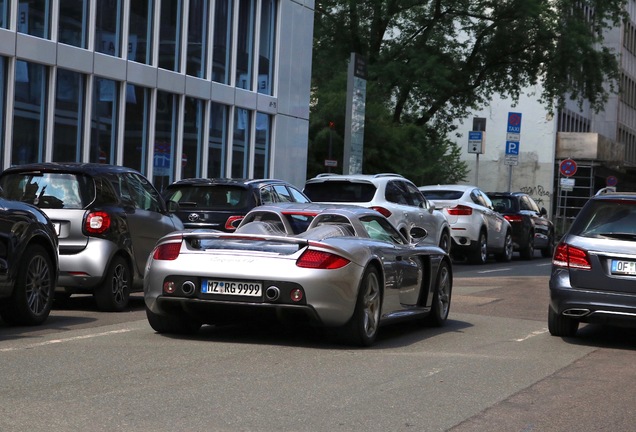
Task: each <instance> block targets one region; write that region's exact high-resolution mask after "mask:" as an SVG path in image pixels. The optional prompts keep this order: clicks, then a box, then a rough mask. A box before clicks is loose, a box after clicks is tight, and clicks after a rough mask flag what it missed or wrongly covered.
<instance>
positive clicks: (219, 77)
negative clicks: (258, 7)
mask: <svg viewBox="0 0 636 432" xmlns="http://www.w3.org/2000/svg"><path fill="white" fill-rule="evenodd" d="M233 4H234V2H233V0H216V2H215V3H214V5H215V6H214V40H213V45H214V47H213V51H212V53H213V61H214V64H213V66H212V81H216V82H219V83H222V84H229V83H230V49H231V46H232V5H233Z"/></svg>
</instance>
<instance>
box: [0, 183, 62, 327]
mask: <svg viewBox="0 0 636 432" xmlns="http://www.w3.org/2000/svg"><path fill="white" fill-rule="evenodd" d="M0 207H1V210H0V316H1V317H2V319H3V320H4V321H5V322H6V323H8V324H14V325H38V324H42V323H43V322H44V321H45V320H46V318H47V317H48V316H49V313H50V312H51V306H52V305H53V295H54V291H55V285H56V282H57V276H58V255H57V247H58V243H57V235H56V234H55V229H54V227H53V224H52V223H51V221H50V220H49V219H48V218H47V217H46V215H45V214H44V213H43V212H41V211H40V210H38V209H37V208H35V207H33V206H31V205H29V204H25V203H21V202H17V201H11V200H7V199H5V197H4V192H3V191H2V190H0Z"/></svg>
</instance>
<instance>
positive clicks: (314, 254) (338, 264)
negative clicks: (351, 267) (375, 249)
mask: <svg viewBox="0 0 636 432" xmlns="http://www.w3.org/2000/svg"><path fill="white" fill-rule="evenodd" d="M350 262H351V261H349V260H348V259H346V258H343V257H341V256H339V255H335V254H332V253H329V252H323V251H318V250H313V249H307V250H306V251H305V252H303V254H302V255H301V256H300V258H298V261H296V265H297V266H298V267H302V268H312V269H320V270H334V269H339V268H342V267H344V266H346V265H347V264H349V263H350Z"/></svg>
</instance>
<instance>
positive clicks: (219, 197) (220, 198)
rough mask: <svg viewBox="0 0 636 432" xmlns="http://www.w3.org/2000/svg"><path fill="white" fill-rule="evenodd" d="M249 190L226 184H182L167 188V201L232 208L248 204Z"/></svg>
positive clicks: (217, 208)
mask: <svg viewBox="0 0 636 432" xmlns="http://www.w3.org/2000/svg"><path fill="white" fill-rule="evenodd" d="M249 194H250V191H249V190H248V189H246V188H242V187H236V186H228V185H210V186H183V187H173V188H169V189H168V191H167V192H166V194H165V198H166V200H167V201H175V202H178V203H179V206H180V207H193V208H198V209H210V210H232V209H237V208H244V207H246V206H247V205H248V202H249Z"/></svg>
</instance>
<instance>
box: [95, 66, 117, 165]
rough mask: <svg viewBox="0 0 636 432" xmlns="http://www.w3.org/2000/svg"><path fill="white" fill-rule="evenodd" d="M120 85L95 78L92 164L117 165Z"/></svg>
mask: <svg viewBox="0 0 636 432" xmlns="http://www.w3.org/2000/svg"><path fill="white" fill-rule="evenodd" d="M119 84H120V83H118V82H116V81H113V80H109V79H106V78H100V77H96V78H95V81H94V87H93V90H94V92H93V109H92V110H91V149H90V161H91V162H98V163H107V164H114V163H115V144H116V142H117V107H118V100H119Z"/></svg>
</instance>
